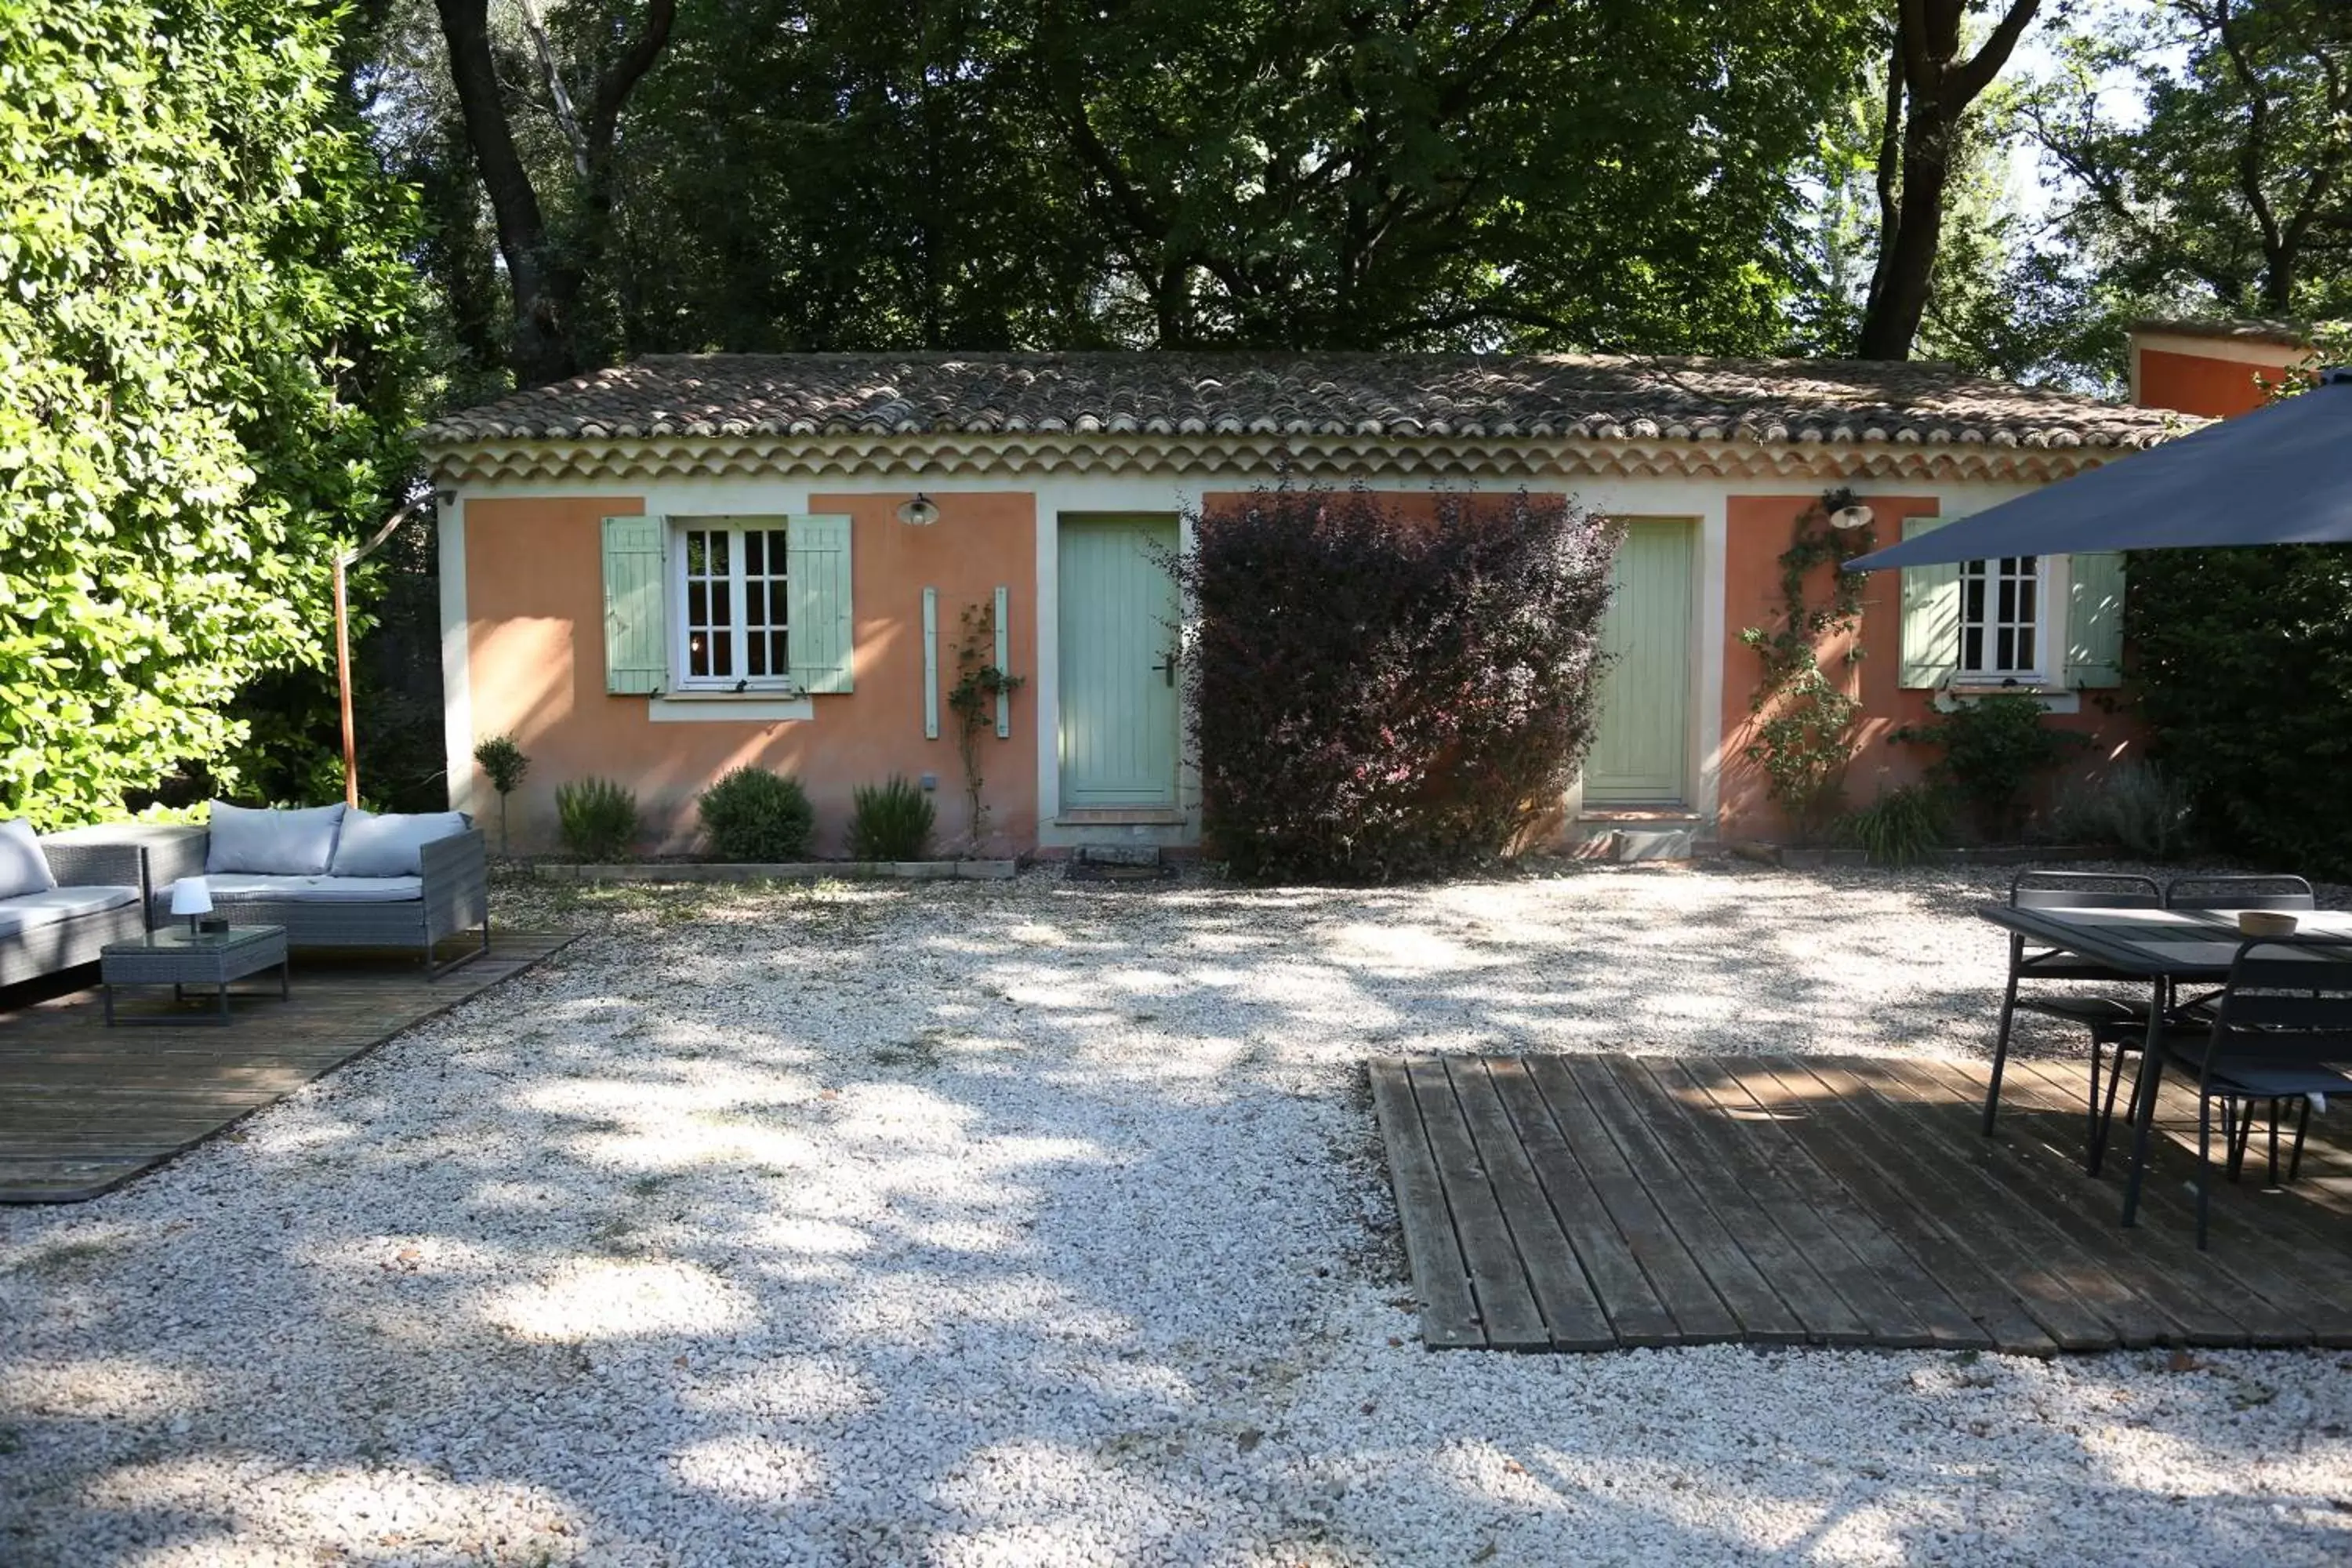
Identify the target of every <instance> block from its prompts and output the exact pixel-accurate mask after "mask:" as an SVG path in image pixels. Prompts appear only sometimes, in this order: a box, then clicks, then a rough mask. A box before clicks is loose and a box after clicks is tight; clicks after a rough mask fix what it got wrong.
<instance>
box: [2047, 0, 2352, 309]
mask: <svg viewBox="0 0 2352 1568" xmlns="http://www.w3.org/2000/svg"><path fill="white" fill-rule="evenodd" d="M2095 15H2096V16H2099V17H2100V24H2099V26H2096V27H2095V28H2093V29H2089V30H2084V31H2081V32H2078V33H2075V34H2074V35H2073V36H2071V37H2066V38H2065V39H2063V44H2062V46H2061V47H2060V48H2059V50H2058V54H2059V58H2060V68H2059V69H2058V70H2057V71H2056V72H2055V73H2054V74H2053V76H2052V77H2051V78H2050V79H2047V80H2045V81H2043V82H2042V83H2040V84H2039V85H2038V86H2037V87H2036V88H2035V89H2034V90H2033V91H2032V93H2031V94H2030V95H2028V96H2027V97H2026V99H2025V100H2024V101H2023V104H2022V116H2023V123H2024V124H2025V126H2026V127H2027V128H2028V130H2029V131H2030V132H2031V133H2032V136H2033V138H2034V140H2035V141H2036V142H2038V143H2039V144H2040V146H2041V148H2042V152H2043V153H2044V154H2045V157H2046V160H2047V162H2048V163H2051V164H2053V165H2054V166H2055V168H2056V170H2057V171H2059V172H2061V173H2063V174H2065V175H2066V176H2068V181H2069V184H2070V185H2071V187H2072V195H2073V200H2072V201H2071V202H2070V203H2068V204H2067V205H2063V206H2062V207H2060V208H2059V209H2058V211H2057V212H2056V213H2055V214H2054V216H2055V218H2056V226H2057V229H2058V233H2059V237H2061V238H2062V239H2063V240H2064V241H2065V242H2066V244H2067V247H2068V248H2070V249H2071V250H2073V251H2074V252H2075V253H2076V254H2077V255H2079V256H2080V257H2081V258H2083V259H2084V262H2085V263H2087V270H2088V272H2089V274H2090V275H2091V277H2092V278H2093V279H2095V280H2096V292H2095V294H2094V295H2093V296H2092V297H2091V299H2090V300H2087V301H2086V303H2089V304H2091V305H2093V306H2100V305H2104V306H2105V314H2106V315H2107V317H2108V318H2109V319H2111V320H2112V319H2115V318H2118V317H2123V316H2128V315H2132V314H2161V313H2165V312H2171V313H2176V314H2188V313H2194V314H2210V313H2217V312H2218V313H2220V314H2224V315H2252V316H2286V317H2297V318H2304V319H2308V318H2312V317H2319V316H2334V315H2343V314H2346V313H2347V312H2352V272H2347V269H2346V268H2344V266H2343V265H2342V258H2341V255H2340V253H2339V248H2338V246H2337V243H2336V239H2335V238H2334V237H2336V236H2338V235H2341V234H2342V233H2343V232H2345V230H2346V229H2347V227H2352V138H2347V136H2346V135H2345V132H2344V127H2345V123H2346V120H2347V115H2352V28H2347V26H2345V22H2344V15H2343V8H2342V6H2341V5H2338V4H2336V0H2239V3H2235V4H2226V5H2225V4H2219V3H2217V0H2159V3H2158V4H2154V5H2138V6H2130V7H2122V6H2117V7H2108V8H2105V10H2103V11H2102V12H2099V13H2095ZM2123 81H2128V82H2129V83H2131V84H2132V87H2133V88H2135V89H2137V90H2136V91H2134V90H2118V85H2119V82H2123Z"/></svg>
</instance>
